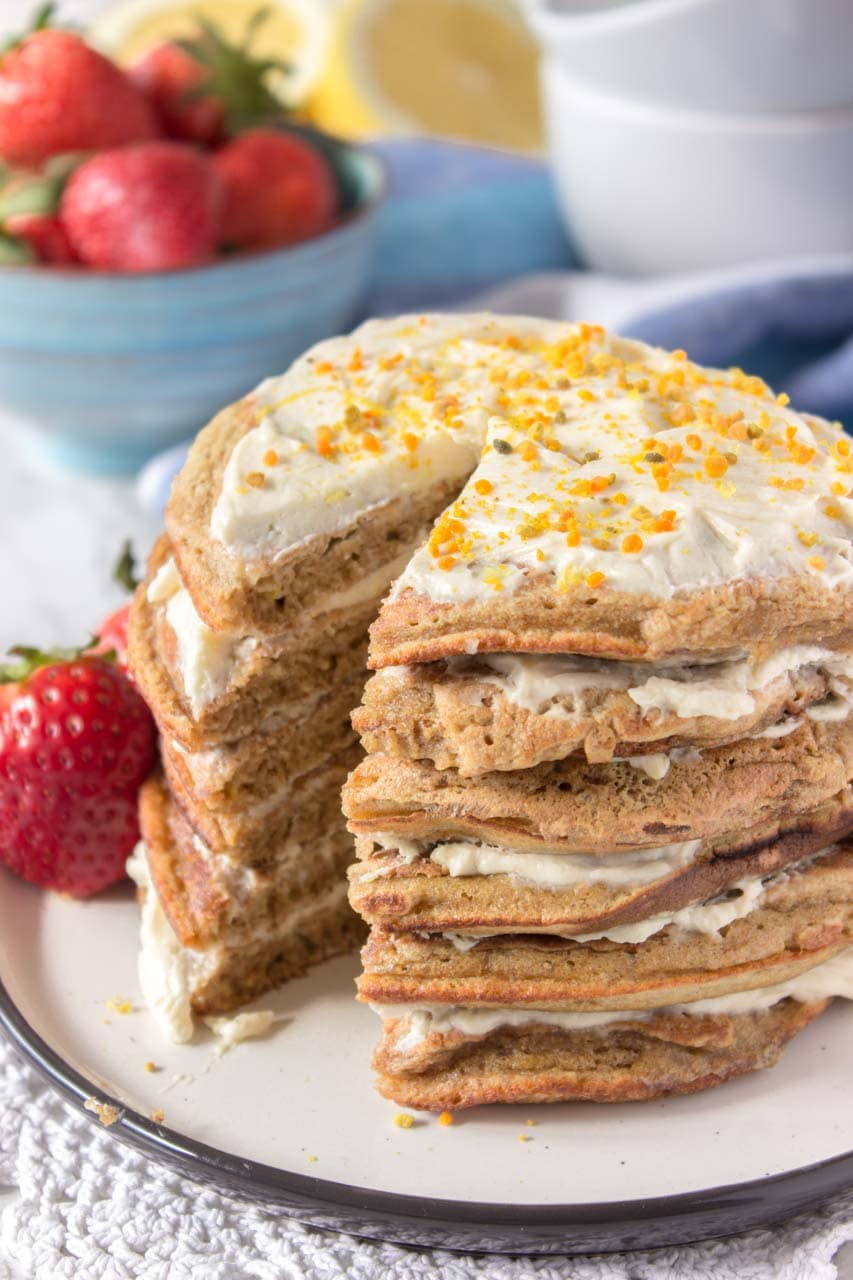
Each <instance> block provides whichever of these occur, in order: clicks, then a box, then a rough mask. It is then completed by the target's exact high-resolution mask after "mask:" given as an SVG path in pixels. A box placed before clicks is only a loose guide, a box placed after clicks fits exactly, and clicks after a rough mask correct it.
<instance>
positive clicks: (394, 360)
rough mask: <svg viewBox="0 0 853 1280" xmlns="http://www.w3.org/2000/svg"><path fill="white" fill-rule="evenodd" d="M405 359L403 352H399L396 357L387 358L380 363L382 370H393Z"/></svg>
mask: <svg viewBox="0 0 853 1280" xmlns="http://www.w3.org/2000/svg"><path fill="white" fill-rule="evenodd" d="M402 359H403V355H402V352H400V351H398V352H397V354H396V355H395V356H386V357H385V359H384V360H380V361H379V368H380V369H393V368H394V366H395V365H398V364H399V363H400V361H401V360H402Z"/></svg>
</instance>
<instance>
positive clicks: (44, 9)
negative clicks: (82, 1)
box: [0, 3, 56, 54]
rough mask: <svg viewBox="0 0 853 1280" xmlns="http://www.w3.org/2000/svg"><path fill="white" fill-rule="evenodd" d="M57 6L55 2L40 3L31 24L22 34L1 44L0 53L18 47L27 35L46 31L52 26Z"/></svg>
mask: <svg viewBox="0 0 853 1280" xmlns="http://www.w3.org/2000/svg"><path fill="white" fill-rule="evenodd" d="M55 8H56V5H55V4H53V3H50V4H43V5H40V6H39V8H38V9H36V11H35V13H34V14H33V16H32V19H31V21H30V25H29V26H28V27H26V28H25V29H24V30H23V31H22V32H21V34H20V35H17V36H12V37H11V39H9V40H7V41H5V43H4V44H2V45H0V54H4V53H8V52H9V50H10V49H17V47H18V45H19V44H23V43H24V41H25V40H26V39H27V36H31V35H33V34H34V33H35V32H36V31H45V30H46V29H47V28H48V27H50V26H52V24H53V11H54V9H55Z"/></svg>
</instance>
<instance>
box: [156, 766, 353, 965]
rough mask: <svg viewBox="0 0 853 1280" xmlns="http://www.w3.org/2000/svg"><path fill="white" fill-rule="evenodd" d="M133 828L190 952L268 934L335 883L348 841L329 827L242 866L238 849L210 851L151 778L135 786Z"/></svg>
mask: <svg viewBox="0 0 853 1280" xmlns="http://www.w3.org/2000/svg"><path fill="white" fill-rule="evenodd" d="M140 826H141V831H142V838H143V841H144V842H145V846H146V849H147V853H148V865H149V870H150V874H151V880H152V883H153V885H154V887H155V888H156V890H157V894H158V897H159V899H160V901H161V904H162V906H163V908H164V910H165V912H166V915H167V916H168V918H169V922H170V924H171V925H172V928H173V929H174V931H175V934H176V935H177V937H178V938H179V939H180V941H181V942H182V943H183V944H184V945H185V946H190V947H198V946H204V945H207V944H208V943H211V942H214V941H221V942H226V941H232V942H235V943H236V942H239V940H240V938H241V937H243V936H244V935H245V934H246V933H247V932H257V931H258V930H259V929H260V930H265V931H269V930H270V929H272V928H274V927H275V925H276V923H277V922H278V921H279V920H282V919H284V918H285V917H286V916H287V914H288V912H289V911H291V910H293V909H294V908H298V907H300V906H302V905H304V904H306V903H307V904H309V905H310V903H311V902H312V901H313V900H314V899H315V898H319V897H322V896H323V894H324V893H325V891H326V889H327V888H328V887H329V886H330V885H336V884H337V885H340V884H342V883H343V878H344V870H345V868H346V865H347V862H348V861H349V859H350V857H351V855H352V842H351V838H350V837H348V836H347V833H346V831H344V830H342V829H341V828H340V827H338V828H337V829H335V827H334V825H332V826H331V829H329V830H326V831H324V830H322V829H321V830H319V831H317V832H316V833H315V834H314V835H313V837H312V838H310V839H308V840H305V841H300V840H296V839H290V840H287V841H285V842H284V843H283V844H282V845H281V846H280V847H279V848H278V849H277V850H276V857H275V858H274V859H272V860H271V861H270V863H269V865H268V866H267V867H265V868H250V867H247V866H246V865H245V861H244V860H243V859H242V857H241V852H240V850H239V849H236V850H229V851H228V853H227V854H218V855H217V854H214V853H213V852H212V851H211V850H210V849H209V848H207V846H206V845H205V844H204V843H203V842H202V841H201V840H200V839H199V838H198V836H196V835H195V834H194V832H193V830H192V828H191V827H190V825H189V823H188V822H187V820H186V818H185V817H184V815H183V814H182V812H181V810H180V809H179V807H178V806H177V804H176V803H175V801H174V799H173V797H172V795H171V793H170V792H169V789H168V787H167V786H165V784H164V782H163V780H162V778H159V777H157V776H155V777H153V778H150V779H149V780H148V781H147V782H146V783H145V785H144V787H143V789H142V793H141V797H140Z"/></svg>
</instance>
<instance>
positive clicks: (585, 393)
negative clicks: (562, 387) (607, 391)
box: [578, 387, 595, 403]
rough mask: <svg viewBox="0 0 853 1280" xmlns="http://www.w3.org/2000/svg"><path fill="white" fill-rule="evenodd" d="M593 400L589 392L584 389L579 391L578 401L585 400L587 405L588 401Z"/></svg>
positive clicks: (593, 397)
mask: <svg viewBox="0 0 853 1280" xmlns="http://www.w3.org/2000/svg"><path fill="white" fill-rule="evenodd" d="M594 399H595V396H594V395H593V393H592V392H591V391H588V390H587V389H586V387H582V388H581V390H580V391H579V392H578V400H585V401H586V402H587V403H590V401H592V400H594Z"/></svg>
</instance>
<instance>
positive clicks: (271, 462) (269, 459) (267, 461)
mask: <svg viewBox="0 0 853 1280" xmlns="http://www.w3.org/2000/svg"><path fill="white" fill-rule="evenodd" d="M277 462H278V454H277V453H276V451H275V449H267V451H266V453H265V454H264V466H266V467H274V466H275V464H276V463H277Z"/></svg>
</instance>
